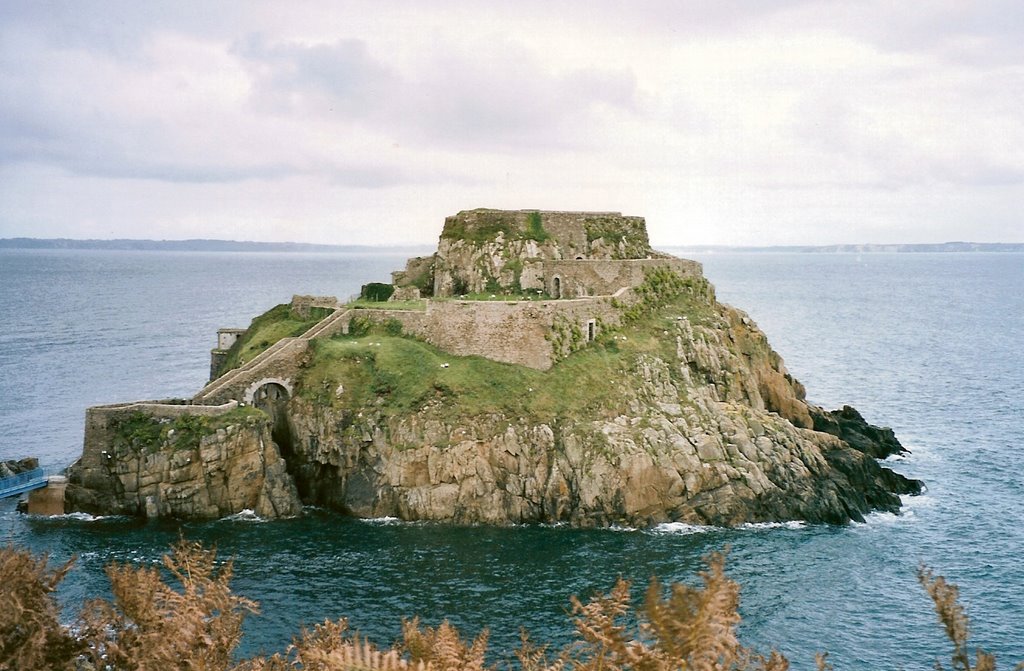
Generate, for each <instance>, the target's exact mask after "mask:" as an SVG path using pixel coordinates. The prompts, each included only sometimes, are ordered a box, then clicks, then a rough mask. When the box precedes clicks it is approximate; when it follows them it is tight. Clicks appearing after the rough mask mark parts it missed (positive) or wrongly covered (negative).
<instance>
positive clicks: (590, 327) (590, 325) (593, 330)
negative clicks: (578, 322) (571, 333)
mask: <svg viewBox="0 0 1024 671" xmlns="http://www.w3.org/2000/svg"><path fill="white" fill-rule="evenodd" d="M596 335H597V321H596V320H594V319H591V320H589V321H588V322H587V342H594V337H595V336H596Z"/></svg>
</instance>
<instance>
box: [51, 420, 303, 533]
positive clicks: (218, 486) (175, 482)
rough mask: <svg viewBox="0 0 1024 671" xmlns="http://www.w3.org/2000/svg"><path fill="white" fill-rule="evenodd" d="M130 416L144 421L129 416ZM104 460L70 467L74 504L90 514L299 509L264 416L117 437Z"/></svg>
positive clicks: (200, 514)
mask: <svg viewBox="0 0 1024 671" xmlns="http://www.w3.org/2000/svg"><path fill="white" fill-rule="evenodd" d="M127 419H128V421H134V422H140V421H146V418H145V417H143V416H141V415H129V416H127ZM103 457H104V460H105V461H106V462H107V463H106V464H102V465H100V466H97V467H93V468H85V467H83V465H82V464H81V462H79V463H78V464H76V465H75V466H73V467H72V468H71V469H70V473H69V475H70V476H71V478H70V479H71V483H72V484H70V485H69V487H68V489H67V491H66V492H65V500H66V502H67V503H68V504H69V506H68V507H69V509H71V510H79V511H83V512H88V513H93V514H112V515H136V516H145V517H177V518H182V519H212V518H218V517H225V516H228V515H232V514H235V513H239V512H241V511H243V510H252V511H253V512H254V513H255V514H257V515H259V516H261V517H266V518H277V517H291V516H294V515H298V514H299V513H301V512H302V503H301V502H300V501H299V497H298V492H297V491H296V489H295V485H294V483H293V482H292V479H291V477H290V476H289V475H288V473H287V470H286V463H285V461H284V459H282V458H281V455H280V452H279V451H278V447H277V445H276V444H275V443H274V441H273V439H272V436H271V429H270V422H269V420H267V419H259V418H247V419H244V420H240V421H238V422H235V423H228V424H225V425H224V426H223V427H221V428H216V429H214V430H211V431H209V432H199V433H196V434H194V435H191V436H186V437H185V439H184V440H182V436H180V435H176V433H175V431H174V430H172V429H167V428H164V430H162V431H160V435H159V436H157V437H156V438H152V439H140V437H138V436H136V437H135V438H133V437H132V436H130V435H125V433H124V432H120V435H117V436H116V437H114V438H112V439H111V440H110V442H109V443H108V444H107V449H106V450H105V453H103Z"/></svg>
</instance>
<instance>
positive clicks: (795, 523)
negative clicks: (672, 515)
mask: <svg viewBox="0 0 1024 671" xmlns="http://www.w3.org/2000/svg"><path fill="white" fill-rule="evenodd" d="M806 528H807V522H804V521H803V520H790V521H788V522H745V523H743V524H738V525H736V526H735V527H720V526H714V525H711V524H687V523H685V522H665V523H664V524H659V525H657V526H656V527H653V528H652V529H651V532H652V533H660V534H680V535H690V534H707V533H713V532H718V531H737V530H739V531H762V530H764V529H793V530H796V529H806Z"/></svg>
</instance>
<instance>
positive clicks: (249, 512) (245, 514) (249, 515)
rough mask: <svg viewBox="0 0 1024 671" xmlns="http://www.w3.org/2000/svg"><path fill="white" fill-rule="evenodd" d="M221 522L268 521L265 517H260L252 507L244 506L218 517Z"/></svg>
mask: <svg viewBox="0 0 1024 671" xmlns="http://www.w3.org/2000/svg"><path fill="white" fill-rule="evenodd" d="M220 521H221V522H269V521H270V520H268V519H266V518H265V517H260V516H259V515H257V514H256V512H255V511H254V510H253V509H252V508H244V509H242V510H239V511H238V512H237V513H235V514H234V515H228V516H227V517H222V518H220Z"/></svg>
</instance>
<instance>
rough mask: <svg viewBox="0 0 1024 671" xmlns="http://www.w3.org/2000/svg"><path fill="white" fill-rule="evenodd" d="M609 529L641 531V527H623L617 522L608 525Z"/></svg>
mask: <svg viewBox="0 0 1024 671" xmlns="http://www.w3.org/2000/svg"><path fill="white" fill-rule="evenodd" d="M608 531H620V532H622V531H639V529H637V528H636V527H623V526H619V525H617V524H613V525H612V526H610V527H608Z"/></svg>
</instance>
